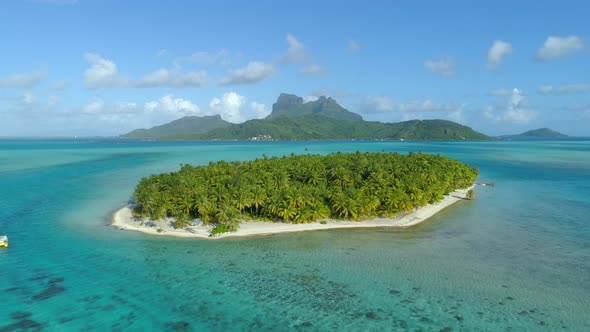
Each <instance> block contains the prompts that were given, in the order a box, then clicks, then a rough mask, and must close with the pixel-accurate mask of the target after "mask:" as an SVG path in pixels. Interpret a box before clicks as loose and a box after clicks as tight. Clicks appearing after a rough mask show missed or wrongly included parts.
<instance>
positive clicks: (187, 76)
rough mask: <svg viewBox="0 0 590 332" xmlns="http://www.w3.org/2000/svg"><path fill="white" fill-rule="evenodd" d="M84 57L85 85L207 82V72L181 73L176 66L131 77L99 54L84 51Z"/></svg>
mask: <svg viewBox="0 0 590 332" xmlns="http://www.w3.org/2000/svg"><path fill="white" fill-rule="evenodd" d="M84 59H85V60H86V62H88V64H89V65H90V67H89V68H87V69H86V71H85V73H84V75H85V80H86V86H87V87H89V88H93V89H99V88H146V87H199V86H202V85H204V84H205V83H206V82H207V73H206V72H205V71H201V72H188V73H182V72H180V70H179V69H178V68H174V69H165V68H161V69H158V70H156V71H154V72H151V73H149V74H147V75H145V76H144V77H142V78H141V79H137V80H134V79H131V78H129V77H127V76H124V75H120V74H119V70H118V68H117V64H115V62H114V61H112V60H109V59H105V58H103V57H102V56H101V55H99V54H95V53H86V54H84Z"/></svg>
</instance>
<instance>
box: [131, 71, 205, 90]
mask: <svg viewBox="0 0 590 332" xmlns="http://www.w3.org/2000/svg"><path fill="white" fill-rule="evenodd" d="M206 83H207V72H206V71H204V70H203V71H200V72H198V73H196V72H189V73H186V74H183V73H180V72H179V71H178V70H177V69H165V68H160V69H158V70H156V71H154V72H151V73H149V74H147V75H146V76H144V77H143V78H142V79H141V80H139V81H137V82H136V83H135V85H136V86H137V87H159V86H173V87H177V88H182V87H200V86H203V85H205V84H206Z"/></svg>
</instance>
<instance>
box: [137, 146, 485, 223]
mask: <svg viewBox="0 0 590 332" xmlns="http://www.w3.org/2000/svg"><path fill="white" fill-rule="evenodd" d="M476 177H477V170H476V169H475V168H472V167H470V166H468V165H465V164H462V163H460V162H459V161H456V160H454V159H450V158H447V157H444V156H435V155H428V154H423V153H410V154H409V155H400V154H397V153H360V152H357V153H351V154H343V153H336V154H330V155H327V156H320V155H302V156H295V155H291V156H288V157H282V158H277V157H273V158H266V157H265V158H263V159H256V160H253V161H247V162H226V161H220V162H216V163H210V164H209V165H207V166H190V165H182V167H181V169H180V171H178V172H175V173H166V174H159V175H152V176H150V177H147V178H143V179H142V180H141V181H140V182H139V184H138V185H137V187H136V189H135V193H134V198H135V200H136V202H137V204H138V205H137V206H136V208H135V209H134V214H135V215H136V216H139V217H150V218H151V219H161V218H164V217H174V218H175V219H176V227H184V226H186V225H187V224H188V222H189V221H190V220H192V219H193V218H201V220H202V221H203V223H206V224H208V223H214V224H218V228H217V232H222V231H234V230H236V229H237V227H238V225H239V223H240V222H241V221H243V220H248V219H256V220H270V221H283V222H288V223H306V222H311V221H314V220H319V219H324V218H328V217H329V218H337V219H352V220H361V219H368V218H373V217H377V216H392V215H395V214H398V213H401V212H406V211H410V210H412V209H414V208H416V207H420V206H423V205H426V204H428V203H434V202H437V201H440V200H441V199H442V198H443V195H445V194H447V193H449V192H451V191H453V190H455V189H458V188H465V187H468V186H469V185H471V184H472V183H473V181H474V180H475V178H476ZM220 225H222V226H221V227H219V226H220Z"/></svg>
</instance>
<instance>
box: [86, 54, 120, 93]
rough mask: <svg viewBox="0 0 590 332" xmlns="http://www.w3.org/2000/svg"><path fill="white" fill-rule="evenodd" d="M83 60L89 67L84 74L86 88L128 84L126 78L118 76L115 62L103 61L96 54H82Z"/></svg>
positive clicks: (103, 59)
mask: <svg viewBox="0 0 590 332" xmlns="http://www.w3.org/2000/svg"><path fill="white" fill-rule="evenodd" d="M84 60H86V62H88V64H89V65H90V67H89V68H87V69H86V71H85V72H84V77H85V79H86V85H87V86H88V87H90V88H104V87H118V86H124V85H126V84H128V79H127V78H126V77H123V76H119V73H118V69H117V65H116V64H115V62H113V61H111V60H109V59H105V58H103V57H102V56H100V55H99V54H96V53H86V54H84Z"/></svg>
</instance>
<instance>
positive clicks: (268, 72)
mask: <svg viewBox="0 0 590 332" xmlns="http://www.w3.org/2000/svg"><path fill="white" fill-rule="evenodd" d="M274 73H275V68H274V66H273V65H272V64H269V63H263V62H256V61H252V62H250V63H248V65H247V66H246V67H244V68H240V69H236V70H234V71H232V72H231V74H230V75H229V77H226V78H225V79H223V80H222V81H221V85H236V84H253V83H257V82H260V81H262V80H264V79H265V78H268V77H270V76H272V75H273V74H274Z"/></svg>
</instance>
